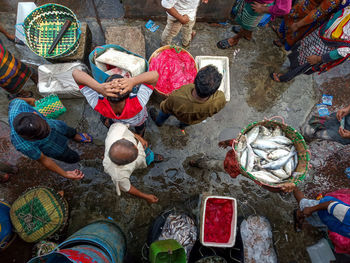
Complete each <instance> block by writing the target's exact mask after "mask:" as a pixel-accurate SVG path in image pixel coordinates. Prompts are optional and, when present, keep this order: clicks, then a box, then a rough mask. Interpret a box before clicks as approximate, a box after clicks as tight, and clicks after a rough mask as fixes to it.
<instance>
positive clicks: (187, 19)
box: [180, 15, 190, 25]
mask: <svg viewBox="0 0 350 263" xmlns="http://www.w3.org/2000/svg"><path fill="white" fill-rule="evenodd" d="M188 22H190V18H189V17H188V15H183V16H182V18H181V20H180V23H181V24H183V25H184V24H187V23H188Z"/></svg>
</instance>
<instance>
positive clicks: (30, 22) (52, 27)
mask: <svg viewBox="0 0 350 263" xmlns="http://www.w3.org/2000/svg"><path fill="white" fill-rule="evenodd" d="M67 19H69V20H71V21H72V24H71V25H70V27H69V28H68V30H67V31H66V33H65V34H64V36H63V37H62V38H61V40H60V41H59V42H58V44H57V46H56V47H55V49H54V50H53V52H52V53H50V54H48V51H49V49H50V47H51V45H52V42H53V41H54V39H55V38H56V36H57V35H58V33H59V32H60V30H61V28H62V26H63V24H64V23H65V21H66V20H67ZM23 28H24V33H25V37H26V41H27V44H28V47H29V48H30V49H31V50H32V51H33V52H34V53H35V54H37V55H38V56H41V57H44V58H59V57H64V56H69V55H71V54H73V53H74V52H75V51H76V50H77V49H78V47H79V38H80V34H81V31H80V23H79V21H78V19H77V17H76V16H75V14H74V13H73V12H72V11H71V10H70V9H69V8H67V7H65V6H63V5H58V4H46V5H43V6H40V7H38V8H36V9H35V10H33V11H32V12H31V13H30V14H29V15H28V16H27V17H26V19H25V20H24V23H23Z"/></svg>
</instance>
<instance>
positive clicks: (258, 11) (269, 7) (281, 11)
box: [216, 0, 292, 49]
mask: <svg viewBox="0 0 350 263" xmlns="http://www.w3.org/2000/svg"><path fill="white" fill-rule="evenodd" d="M291 7H292V0H276V1H274V0H239V1H237V4H236V5H235V7H234V9H233V12H234V13H235V15H236V18H235V21H236V22H237V23H238V25H239V26H233V27H232V31H233V32H235V33H237V34H236V35H235V36H234V37H230V38H227V39H224V40H221V41H219V42H218V43H217V44H216V45H217V47H218V48H221V49H226V48H230V47H233V46H235V45H237V44H238V42H239V40H240V39H241V38H245V39H246V40H251V39H252V34H253V31H254V30H255V29H256V28H257V27H258V24H259V22H260V20H261V19H262V17H263V16H264V15H265V14H271V17H272V19H274V18H275V17H277V16H284V15H286V14H288V13H289V11H290V9H291Z"/></svg>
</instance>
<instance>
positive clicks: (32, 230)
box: [10, 187, 68, 242]
mask: <svg viewBox="0 0 350 263" xmlns="http://www.w3.org/2000/svg"><path fill="white" fill-rule="evenodd" d="M10 217H11V221H12V224H13V227H14V229H15V231H16V232H17V233H18V235H19V236H20V237H21V238H22V239H23V240H24V241H26V242H36V241H39V240H42V239H45V238H48V237H50V236H51V235H53V234H54V233H55V232H57V231H59V230H62V229H63V228H64V226H65V225H66V223H67V219H68V203H67V201H66V200H65V199H64V198H63V197H62V196H61V195H60V194H59V193H57V192H56V191H55V190H53V189H51V188H47V187H35V188H31V189H28V190H27V191H26V192H24V193H23V194H22V195H21V196H20V197H19V198H18V199H17V200H16V201H15V202H14V203H13V205H12V207H11V210H10Z"/></svg>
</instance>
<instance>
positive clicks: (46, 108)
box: [34, 94, 67, 119]
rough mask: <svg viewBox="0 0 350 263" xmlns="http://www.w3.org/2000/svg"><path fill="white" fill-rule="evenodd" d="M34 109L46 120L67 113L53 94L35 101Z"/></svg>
mask: <svg viewBox="0 0 350 263" xmlns="http://www.w3.org/2000/svg"><path fill="white" fill-rule="evenodd" d="M34 109H36V110H37V111H38V112H40V113H41V114H42V115H44V116H45V117H46V118H48V119H56V118H58V117H59V116H60V115H62V114H63V113H65V112H66V111H67V109H66V108H65V107H64V106H63V104H62V102H61V101H60V99H59V98H58V96H57V95H55V94H51V95H49V96H47V97H44V98H42V99H40V100H36V101H35V107H34Z"/></svg>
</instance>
